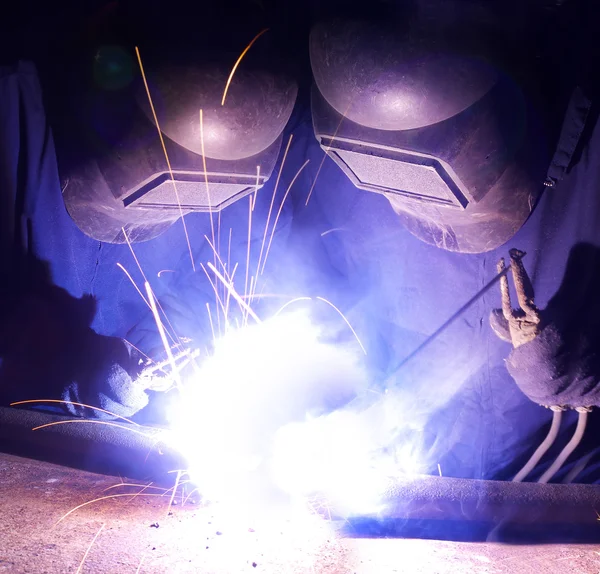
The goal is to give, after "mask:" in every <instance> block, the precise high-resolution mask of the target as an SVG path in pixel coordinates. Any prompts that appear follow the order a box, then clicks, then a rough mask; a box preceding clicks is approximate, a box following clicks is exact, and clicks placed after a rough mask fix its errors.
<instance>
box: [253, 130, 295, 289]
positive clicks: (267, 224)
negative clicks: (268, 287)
mask: <svg viewBox="0 0 600 574" xmlns="http://www.w3.org/2000/svg"><path fill="white" fill-rule="evenodd" d="M292 138H293V134H290V139H289V140H288V143H287V146H286V148H285V153H284V154H283V159H282V160H281V167H280V168H279V173H278V174H277V181H275V188H274V189H273V197H271V204H270V205H269V213H268V214H267V222H266V223H265V233H264V235H263V239H262V243H261V245H260V254H259V256H258V265H257V267H256V275H257V278H256V282H255V283H254V289H255V290H256V284H257V283H258V271H259V269H260V266H261V263H262V256H263V249H264V248H265V241H266V240H267V233H268V229H269V222H270V221H271V213H272V211H273V205H274V204H275V196H276V195H277V188H278V187H279V179H280V178H281V172H282V171H283V166H284V165H285V160H286V158H287V154H288V151H289V149H290V145H291V144H292ZM250 300H252V299H250Z"/></svg>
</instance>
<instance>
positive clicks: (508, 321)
mask: <svg viewBox="0 0 600 574" xmlns="http://www.w3.org/2000/svg"><path fill="white" fill-rule="evenodd" d="M509 253H510V259H511V271H512V276H513V280H514V283H515V290H516V292H517V300H518V302H519V306H520V308H518V309H513V308H512V305H511V301H510V291H509V288H508V277H507V275H504V277H502V279H500V291H501V295H502V309H494V311H492V314H491V317H490V323H491V326H492V329H494V332H495V333H496V335H498V337H500V338H501V339H502V340H504V341H507V342H509V343H512V345H513V347H515V348H516V347H520V346H521V345H524V344H525V343H529V342H530V341H532V340H533V339H535V337H537V336H538V335H539V333H540V331H541V330H542V329H543V320H542V312H541V311H540V310H539V309H538V308H537V307H536V306H535V303H534V302H533V298H534V293H533V286H532V285H531V281H530V280H529V276H528V275H527V271H526V270H525V267H524V266H523V256H524V255H525V253H523V252H522V251H519V250H518V249H511V250H510V252H509ZM505 268H506V267H505V264H504V259H500V262H499V263H498V273H501V272H502V271H504V270H505Z"/></svg>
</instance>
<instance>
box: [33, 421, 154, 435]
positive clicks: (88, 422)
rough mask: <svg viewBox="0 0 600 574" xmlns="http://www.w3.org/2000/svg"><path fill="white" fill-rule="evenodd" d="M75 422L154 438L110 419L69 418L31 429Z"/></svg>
mask: <svg viewBox="0 0 600 574" xmlns="http://www.w3.org/2000/svg"><path fill="white" fill-rule="evenodd" d="M75 423H82V424H90V425H91V424H96V425H106V426H109V427H117V428H118V429H123V430H126V431H129V432H133V433H135V434H139V435H141V436H143V437H146V438H154V437H153V436H152V435H149V434H147V433H145V432H141V431H138V430H136V429H130V428H128V427H124V426H123V425H118V424H117V423H111V422H110V421H97V420H94V419H73V420H69V421H54V422H51V423H46V424H43V425H39V426H37V427H33V428H32V429H31V430H32V431H36V430H40V429H44V428H47V427H53V426H57V425H66V424H75ZM138 426H139V425H138Z"/></svg>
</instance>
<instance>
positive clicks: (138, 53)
mask: <svg viewBox="0 0 600 574" xmlns="http://www.w3.org/2000/svg"><path fill="white" fill-rule="evenodd" d="M135 53H136V55H137V59H138V64H139V65H140V72H141V73H142V79H143V80H144V87H145V88H146V95H147V96H148V103H149V104H150V109H151V110H152V116H153V117H154V123H155V124H156V129H157V131H158V137H159V138H160V144H161V146H162V149H163V152H164V154H165V159H166V160H167V167H168V168H169V175H170V176H171V181H172V182H173V189H174V191H175V197H176V198H177V205H178V206H179V214H180V216H181V223H182V225H183V232H184V233H185V240H186V241H187V246H188V251H189V252H190V261H191V262H192V269H193V270H194V271H196V266H195V265H194V256H193V255H192V246H191V244H190V237H189V235H188V232H187V227H186V225H185V218H184V215H183V209H182V208H181V202H180V201H179V192H178V191H177V184H176V183H175V177H174V176H173V170H172V169H171V161H170V160H169V154H168V153H167V146H166V145H165V140H164V138H163V135H162V131H161V129H160V125H159V123H158V117H157V115H156V110H155V109H154V103H153V102H152V96H151V95H150V88H149V87H148V81H147V80H146V73H145V72H144V66H143V65H142V57H141V55H140V50H139V48H138V47H137V46H136V47H135Z"/></svg>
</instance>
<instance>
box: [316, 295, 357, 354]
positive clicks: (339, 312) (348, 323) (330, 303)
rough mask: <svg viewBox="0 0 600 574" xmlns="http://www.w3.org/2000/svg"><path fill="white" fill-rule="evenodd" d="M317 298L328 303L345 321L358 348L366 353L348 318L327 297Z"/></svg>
mask: <svg viewBox="0 0 600 574" xmlns="http://www.w3.org/2000/svg"><path fill="white" fill-rule="evenodd" d="M317 299H318V300H319V301H323V303H327V305H329V306H330V307H332V308H333V309H335V310H336V311H337V313H338V314H339V316H340V317H341V318H342V319H343V320H344V321H345V322H346V325H348V328H349V329H350V330H351V331H352V334H353V335H354V337H355V338H356V340H357V341H358V344H359V345H360V348H361V349H362V350H363V353H364V354H365V355H366V354H367V351H366V349H365V347H364V346H363V344H362V342H361V340H360V339H359V338H358V335H357V334H356V331H355V330H354V328H353V327H352V325H350V321H348V319H346V316H345V315H344V314H343V313H342V312H341V311H340V310H339V309H338V308H337V307H336V306H335V305H334V304H333V303H332V302H331V301H327V299H323V297H317Z"/></svg>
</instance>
